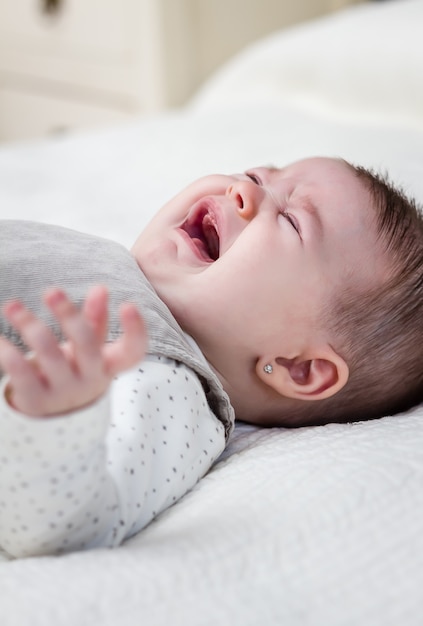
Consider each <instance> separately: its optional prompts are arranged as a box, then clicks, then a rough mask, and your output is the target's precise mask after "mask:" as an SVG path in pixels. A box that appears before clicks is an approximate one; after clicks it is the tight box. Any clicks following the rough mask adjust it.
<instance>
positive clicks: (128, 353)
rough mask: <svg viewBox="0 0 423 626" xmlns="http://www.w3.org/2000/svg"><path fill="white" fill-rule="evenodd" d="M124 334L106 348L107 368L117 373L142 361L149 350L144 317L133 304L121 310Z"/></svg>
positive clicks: (123, 306) (124, 306)
mask: <svg viewBox="0 0 423 626" xmlns="http://www.w3.org/2000/svg"><path fill="white" fill-rule="evenodd" d="M120 321H121V326H122V331H123V332H122V336H121V337H120V338H119V339H118V341H115V342H114V343H112V344H108V345H106V346H105V348H104V353H105V359H106V365H107V370H108V372H109V373H110V374H111V375H116V374H118V373H119V372H122V371H124V370H126V369H129V368H131V367H133V366H134V365H136V364H137V363H138V362H139V361H141V360H142V359H143V358H144V356H145V353H146V350H147V331H146V327H145V323H144V320H143V318H142V317H141V315H140V313H139V311H138V309H137V308H136V306H134V305H133V304H124V305H122V307H121V310H120Z"/></svg>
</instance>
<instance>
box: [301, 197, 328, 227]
mask: <svg viewBox="0 0 423 626" xmlns="http://www.w3.org/2000/svg"><path fill="white" fill-rule="evenodd" d="M299 202H300V204H301V208H302V209H304V210H305V211H306V212H307V213H309V215H311V217H312V218H313V220H314V222H315V223H316V225H317V227H318V229H319V231H320V233H321V234H322V233H323V222H322V217H321V215H322V211H321V210H320V209H319V208H318V207H317V206H316V205H315V204H314V202H313V200H312V199H311V198H310V196H307V195H305V196H301V198H299Z"/></svg>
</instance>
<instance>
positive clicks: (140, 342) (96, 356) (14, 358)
mask: <svg viewBox="0 0 423 626" xmlns="http://www.w3.org/2000/svg"><path fill="white" fill-rule="evenodd" d="M45 302H46V304H47V306H48V307H49V308H50V310H51V312H52V313H53V315H54V316H55V317H56V319H57V320H58V322H59V323H60V326H61V328H62V330H63V332H64V334H65V336H66V337H67V339H68V341H67V342H66V343H65V344H62V345H59V344H58V342H57V340H56V338H55V337H54V335H53V333H52V332H51V330H50V329H49V328H47V327H46V326H45V325H44V324H43V323H42V322H41V321H40V320H39V319H38V318H36V317H35V316H34V315H33V314H32V313H31V312H30V311H28V310H27V309H25V307H24V306H23V305H22V304H21V303H20V302H18V301H14V302H10V303H9V304H8V305H6V306H5V310H4V314H5V315H6V317H7V318H8V320H9V322H10V323H11V324H12V325H13V326H14V327H15V328H16V330H18V331H19V333H20V334H21V336H22V338H23V340H24V341H25V343H26V344H27V345H28V346H29V348H30V349H31V350H32V351H33V357H32V358H31V359H28V358H26V357H25V356H24V355H23V354H22V353H21V352H20V351H19V350H18V349H17V348H16V347H15V346H13V345H12V344H11V343H10V342H9V341H7V340H6V339H5V338H4V337H0V367H1V368H2V369H3V371H4V372H5V373H6V374H8V376H9V379H10V380H9V384H8V388H7V389H8V390H7V397H8V400H9V402H10V404H11V405H12V406H13V407H14V408H16V409H17V410H18V411H20V412H22V413H25V414H26V415H34V416H49V415H58V414H63V413H66V412H69V411H72V410H75V409H78V408H80V407H83V406H86V405H88V404H90V403H91V402H93V401H94V400H96V399H97V398H99V397H100V396H101V395H102V394H103V393H104V392H105V391H106V390H107V388H108V386H109V384H110V381H111V380H112V379H113V377H114V376H115V375H116V374H118V373H120V372H122V371H124V370H126V369H128V368H130V367H132V366H133V365H135V364H136V363H137V362H138V361H140V360H141V359H142V358H143V356H144V353H145V347H146V334H145V329H144V324H143V321H142V319H141V316H140V315H139V313H138V311H137V309H136V308H135V307H134V306H133V305H130V304H126V305H124V306H123V307H122V309H121V325H122V331H123V333H122V337H121V339H120V340H118V341H116V342H114V343H112V344H105V339H106V336H107V291H106V290H105V289H104V288H103V287H95V288H93V289H91V290H90V291H89V292H88V294H87V297H86V300H85V303H84V306H83V308H82V309H81V310H78V309H77V308H76V307H75V306H74V305H73V304H72V303H71V302H70V300H69V299H68V298H67V296H66V295H65V294H64V293H63V292H62V291H61V290H59V289H52V290H50V291H49V292H47V293H46V295H45Z"/></svg>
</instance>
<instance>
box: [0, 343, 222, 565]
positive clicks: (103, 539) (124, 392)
mask: <svg viewBox="0 0 423 626" xmlns="http://www.w3.org/2000/svg"><path fill="white" fill-rule="evenodd" d="M6 382H7V381H6V380H4V381H2V393H1V398H0V545H1V546H2V547H3V548H4V549H5V550H6V551H8V552H9V553H10V554H11V555H13V556H16V557H25V556H32V555H40V554H53V553H61V552H68V551H71V550H81V549H88V548H95V547H101V546H103V547H113V546H117V545H119V544H120V543H121V542H122V541H123V540H124V539H125V538H128V537H130V536H132V535H134V534H135V533H137V532H138V531H140V530H141V529H142V528H143V527H144V526H146V525H147V524H148V523H149V522H150V521H151V520H152V519H153V518H154V517H155V516H156V515H158V514H159V513H160V512H161V511H163V510H164V509H166V508H167V507H169V506H171V505H172V504H173V503H175V502H176V501H177V500H178V499H179V498H181V497H182V496H183V495H184V494H185V493H186V492H187V491H188V490H189V489H191V488H192V487H193V486H194V485H195V484H196V482H197V481H198V480H199V479H200V478H201V477H202V476H203V475H204V474H205V473H206V472H207V470H208V469H209V468H210V466H211V465H212V463H213V462H214V461H215V459H216V458H217V457H218V456H219V454H220V453H221V452H222V451H223V449H224V447H225V429H224V426H223V424H222V422H221V421H220V420H219V419H218V418H217V417H216V416H215V415H214V414H213V412H212V411H211V409H210V408H209V405H208V403H207V400H206V395H205V393H204V390H203V387H202V385H201V382H200V380H199V378H198V376H197V375H196V374H195V373H194V372H193V371H192V370H191V369H189V368H188V367H186V366H185V365H183V364H181V363H179V362H177V361H174V360H173V359H169V358H166V357H160V356H154V355H149V356H148V358H147V359H146V360H144V361H142V363H140V364H139V366H137V367H135V368H133V369H132V370H130V371H128V372H126V373H125V374H123V375H121V376H119V377H118V378H117V379H116V380H115V381H114V382H113V384H112V386H111V389H110V393H109V394H108V395H107V396H105V397H102V398H100V399H99V400H98V401H97V402H96V403H94V404H93V405H91V406H89V407H86V408H84V409H82V410H79V411H75V412H73V413H70V414H68V415H65V416H59V417H49V418H34V417H27V416H24V415H21V414H19V413H17V412H16V411H14V410H13V409H12V408H10V406H9V405H8V404H7V402H6V401H5V399H4V388H5V384H6Z"/></svg>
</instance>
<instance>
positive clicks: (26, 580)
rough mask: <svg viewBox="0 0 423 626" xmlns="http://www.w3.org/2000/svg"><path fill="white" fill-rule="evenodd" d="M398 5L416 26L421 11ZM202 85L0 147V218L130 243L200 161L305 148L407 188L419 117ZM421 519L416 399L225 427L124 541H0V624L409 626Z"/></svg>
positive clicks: (235, 161)
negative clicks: (275, 423) (210, 453)
mask: <svg viewBox="0 0 423 626" xmlns="http://www.w3.org/2000/svg"><path fill="white" fill-rule="evenodd" d="M399 2H400V3H402V6H406V5H408V6H409V7H411V6H413V7H414V6H417V3H416V0H399ZM379 4H380V3H378V6H379ZM393 4H394V3H393ZM420 6H422V3H420ZM375 10H376V9H375V8H372V9H371V11H375ZM378 10H380V16H382V15H383V9H382V7H381V8H380V9H378ZM389 11H390V12H391V13H389ZM389 11H388V12H387V14H388V13H389V15H393V13H392V11H393V9H391V8H390V9H389ZM366 12H368V8H366V10H364V11H363V15H364V14H366ZM347 13H348V15H349V12H347ZM405 13H406V11H405V10H404V15H405ZM352 14H353V15H355V16H357V15H359V14H361V11H359V10H358V12H357V13H355V12H354V11H353V12H352ZM348 15H346V17H345V19H347V17H348ZM409 15H410V16H411V17H412V19H411V21H412V22H413V23H414V22H415V20H416V19H420V20H421V22H420V23H421V24H422V25H423V12H422V11H420V13H419V14H416V13H415V12H414V13H413V12H410V13H409ZM419 16H420V17H419ZM348 19H349V18H348ZM367 19H368V18H367V17H366V20H367ZM393 19H394V18H393V17H389V16H388V18H387V20H388V23H389V24H391V21H392V20H393ZM395 19H398V17H397V18H395ZM404 19H405V18H404ZM354 20H356V21H357V20H358V17H354ZM341 22H342V21H341ZM341 22H340V23H341ZM378 22H379V24H380V28H382V23H383V22H381V17H379V18H378ZM325 24H326V22H325V21H324V20H323V22H322V27H325V26H324V25H325ZM341 25H342V24H341ZM310 28H314V26H313V27H311V26H310ZM325 28H326V27H325ZM303 32H304V31H303V30H302V29H301V36H300V34H299V35H298V45H299V46H300V45H301V46H302V45H303V42H304V35H303V34H302V33H303ZM399 36H402V37H403V38H405V39H406V38H407V34H406V30H405V31H404V24H403V28H402V30H399V31H398V37H399ZM281 37H282V38H283V35H281ZM292 37H294V33H293V32H291V33H290V38H292ZM310 37H311V43H313V39H312V36H311V35H310ZM283 41H284V39H283V40H282V41H281V45H282V44H283ZM272 45H273V44H272ZM283 45H285V44H283ZM289 45H290V46H292V45H293V44H292V42H291V43H290V44H289ZM328 45H330V42H328ZM248 54H250V53H248ZM246 58H248V57H246ZM240 62H242V63H243V62H244V61H243V59H240ZM235 69H236V67H235ZM235 69H234V68H232V69H231V71H235ZM422 75H423V74H419V76H418V77H415V79H416V80H417V79H418V80H419V81H420V89H421V88H422V87H421V76H422ZM394 78H395V77H394ZM389 79H392V72H391V71H390V74H389ZM219 80H220V79H219ZM219 80H217V82H216V83H214V85H215V86H214V87H213V85H211V87H210V89H212V87H213V89H219V88H220V87H219ZM225 80H226V79H225ZM225 88H226V87H225ZM413 88H414V87H413ZM212 95H213V91H210V92H209V93H208V92H207V91H205V92H204V94H203V97H202V98H200V99H199V100H198V101H197V103H196V104H195V105H194V104H193V105H192V107H191V108H190V109H187V110H186V111H184V112H180V113H172V114H168V115H163V116H157V117H153V118H146V119H140V120H137V121H136V122H135V123H133V124H129V125H127V126H125V127H121V128H116V129H113V130H110V131H106V132H104V133H95V134H85V135H81V136H74V137H69V138H67V139H60V140H55V141H46V142H40V143H36V144H28V145H25V144H22V145H20V146H10V147H3V148H2V149H0V216H1V217H2V218H6V217H13V218H25V219H37V220H41V221H48V222H55V223H59V224H63V225H65V226H70V227H73V228H78V229H81V230H86V231H90V232H95V233H97V234H100V235H104V236H109V237H111V238H114V239H116V240H119V241H121V242H122V243H124V244H126V245H130V244H131V243H132V241H133V240H134V238H135V236H136V234H137V232H138V231H139V230H140V229H141V228H142V226H143V225H144V224H145V222H146V220H147V219H148V218H149V216H150V215H151V214H152V213H153V212H154V211H155V210H156V209H157V208H159V206H160V205H161V204H162V203H163V202H164V201H165V200H166V199H167V198H168V197H169V196H170V195H171V194H173V193H174V192H176V191H178V190H179V188H180V187H181V186H182V185H183V184H185V183H187V182H189V181H190V180H191V179H193V178H195V177H197V176H199V175H202V174H204V173H210V172H211V171H222V172H230V171H234V170H235V171H240V170H244V169H245V168H246V167H249V166H251V165H256V164H263V163H264V164H267V163H275V164H283V163H286V162H288V161H292V160H294V159H296V158H301V157H303V156H308V155H313V154H327V155H339V156H343V157H345V158H348V159H352V160H354V161H356V162H360V163H363V164H365V165H373V166H375V167H376V168H379V169H385V168H387V169H389V171H390V172H391V174H392V176H393V178H395V179H396V180H398V181H399V182H401V183H402V184H403V185H404V187H405V188H406V189H407V190H409V191H411V192H413V193H414V194H415V195H416V196H417V197H418V198H419V199H420V201H423V176H422V172H423V131H422V130H421V128H419V124H416V125H415V126H413V125H412V124H410V125H404V126H403V125H401V124H400V123H399V121H398V120H399V118H398V116H396V118H395V120H393V121H392V124H391V123H388V120H387V118H385V119H384V120H381V122H380V123H379V124H378V123H374V122H372V123H370V122H369V120H365V119H363V116H362V111H360V112H359V115H358V116H357V118H354V116H353V115H351V114H350V112H348V115H347V114H346V112H345V110H343V111H344V114H341V113H342V112H341V113H340V114H339V115H333V116H331V115H329V112H327V113H325V114H324V113H323V112H322V110H321V108H320V107H319V109H318V110H316V111H314V112H313V111H312V110H305V108H304V107H298V106H296V103H295V102H294V101H293V100H292V99H291V100H290V101H286V102H283V101H278V102H276V103H274V102H273V103H272V102H264V101H263V102H258V101H254V99H252V101H251V102H250V104H248V102H247V100H246V102H245V104H244V106H243V107H242V109H241V108H239V107H235V106H228V107H227V108H226V109H225V108H224V107H222V106H221V105H219V106H216V107H215V106H211V105H210V106H208V102H209V103H210V102H212V100H215V99H216V98H215V95H213V98H212ZM232 95H234V94H232ZM209 97H210V100H208V98H209ZM228 100H230V97H229V95H228ZM288 100H289V98H288ZM405 126H407V128H406V127H405ZM422 128H423V126H422ZM1 507H2V503H1V502H0V514H1ZM422 520H423V407H420V408H418V409H415V410H414V411H411V412H410V413H409V414H405V415H402V416H396V417H386V418H384V419H382V420H376V421H372V422H363V423H358V424H345V425H328V426H324V427H318V428H302V429H297V430H286V429H267V430H266V429H255V428H253V427H248V426H245V425H239V426H238V427H237V428H236V430H235V433H234V435H233V436H232V439H231V442H230V445H229V447H228V449H227V450H226V451H225V453H224V455H223V457H222V458H221V459H220V460H219V462H218V463H217V464H216V465H215V466H214V468H213V470H212V471H211V472H210V473H209V474H208V475H207V476H206V477H205V478H204V479H203V480H202V481H201V482H200V484H199V485H197V487H196V488H195V489H194V490H193V491H192V492H191V493H189V494H188V495H187V496H186V497H185V498H183V500H181V501H180V502H179V503H177V504H176V505H175V506H174V507H172V508H171V509H169V510H168V511H166V512H165V513H164V514H162V515H161V516H160V517H159V518H158V519H157V520H156V521H155V522H153V523H152V524H151V525H150V526H149V527H148V528H147V529H146V530H145V531H143V532H142V533H141V534H140V535H138V536H137V537H135V538H133V539H132V540H130V541H128V542H126V544H125V545H123V546H122V547H120V548H118V549H116V550H96V551H92V552H87V553H78V554H72V555H67V556H63V557H44V558H34V559H26V560H16V561H10V560H8V559H7V557H6V555H0V624H1V626H46V625H47V626H50V625H51V626H53V625H54V626H92V625H101V626H115V625H116V626H117V625H119V626H135V625H138V624H148V625H151V626H162V625H163V626H169V625H172V626H179V625H181V626H203V625H204V626H206V625H207V626H215V625H222V626H229V625H230V626H249V625H251V626H263V625H266V626H267V625H269V626H279V625H284V626H285V625H286V626H347V625H348V626H367V625H368V626H398V625H399V624H401V625H404V626H421V624H422V623H423V613H422V602H421V590H422V588H423V533H422V532H421V527H422Z"/></svg>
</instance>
